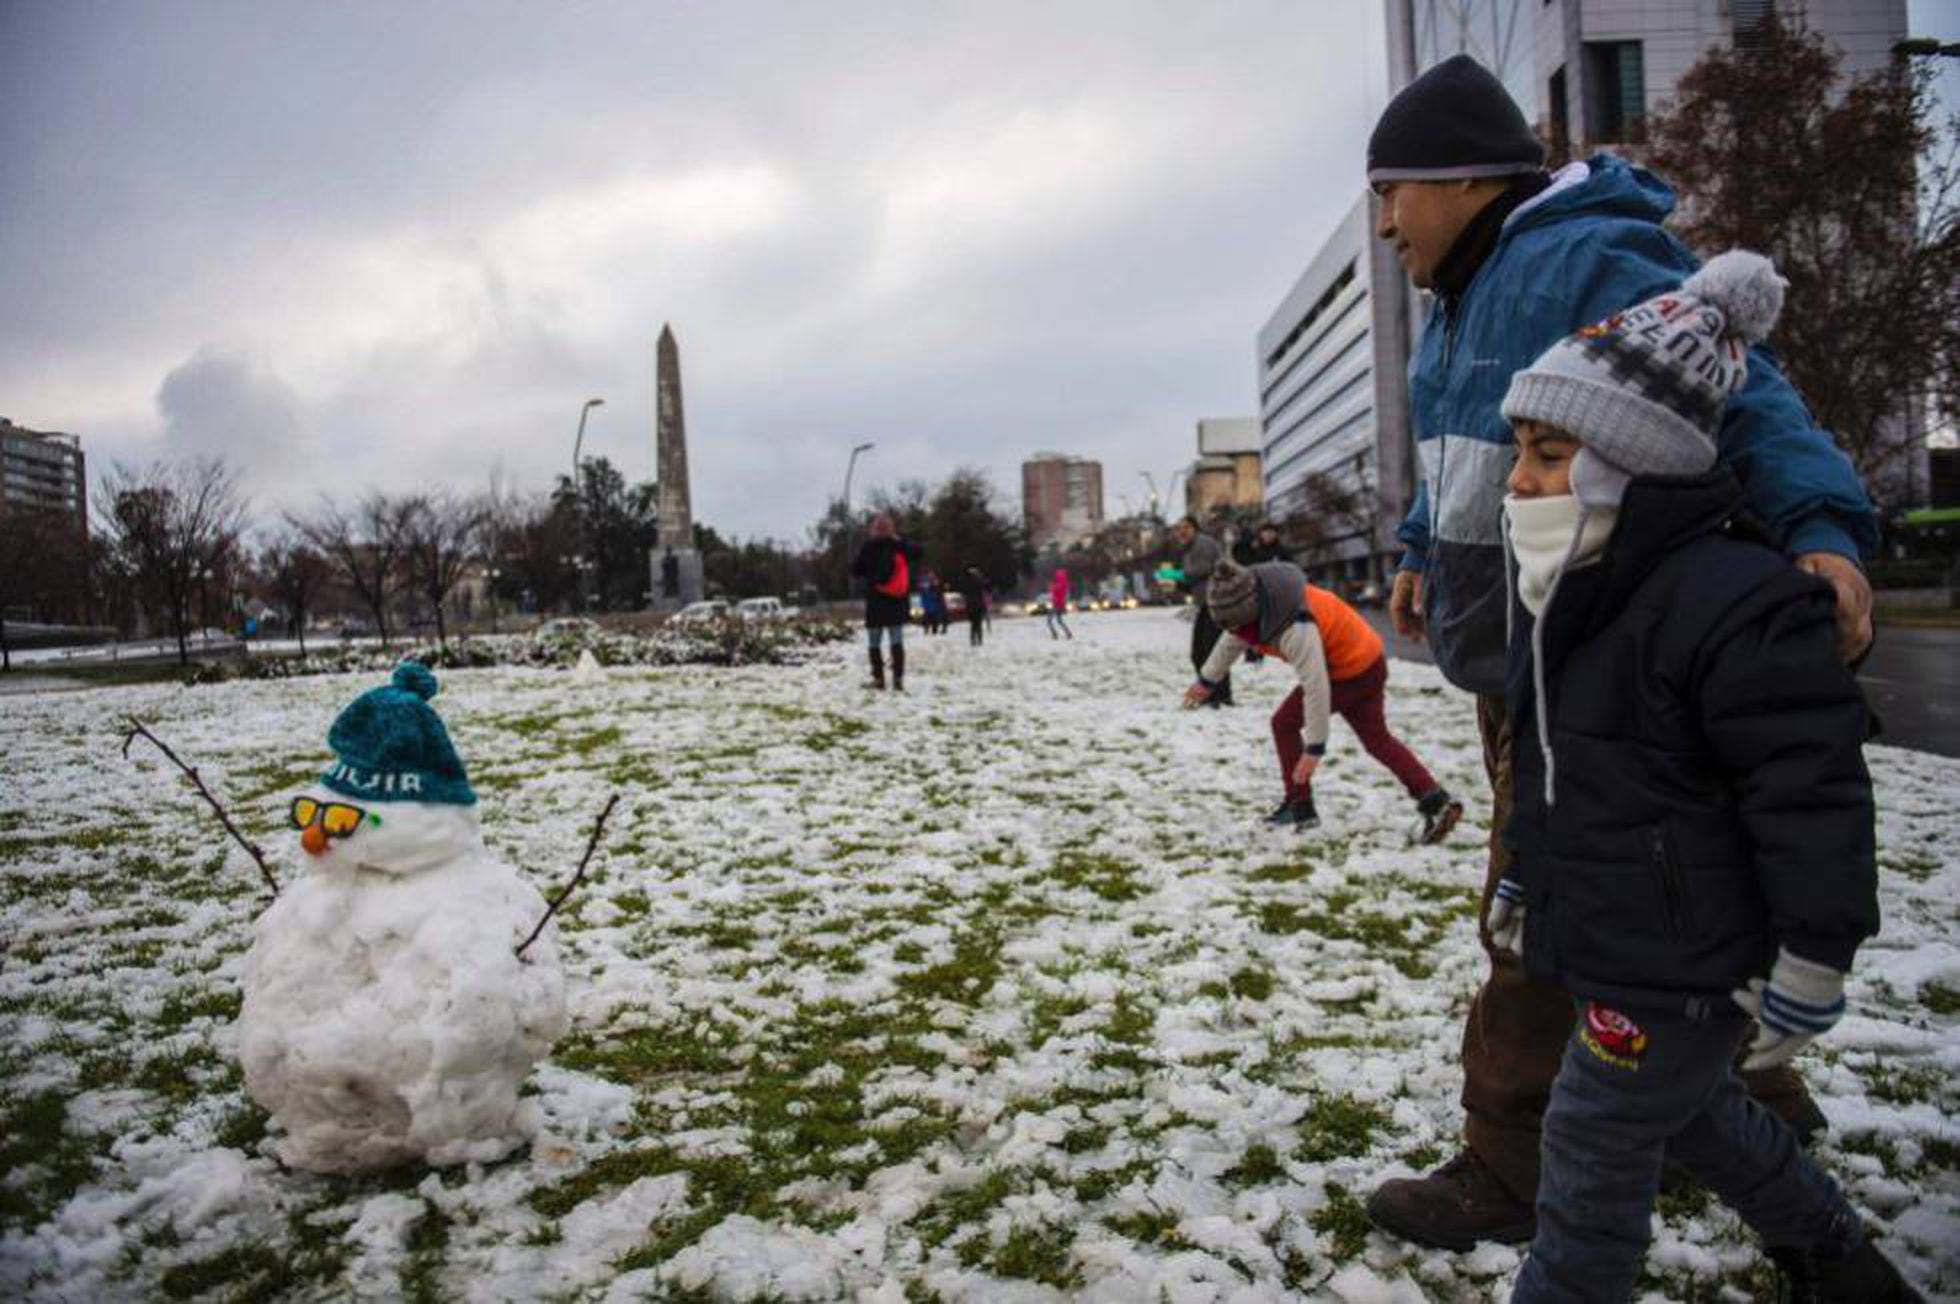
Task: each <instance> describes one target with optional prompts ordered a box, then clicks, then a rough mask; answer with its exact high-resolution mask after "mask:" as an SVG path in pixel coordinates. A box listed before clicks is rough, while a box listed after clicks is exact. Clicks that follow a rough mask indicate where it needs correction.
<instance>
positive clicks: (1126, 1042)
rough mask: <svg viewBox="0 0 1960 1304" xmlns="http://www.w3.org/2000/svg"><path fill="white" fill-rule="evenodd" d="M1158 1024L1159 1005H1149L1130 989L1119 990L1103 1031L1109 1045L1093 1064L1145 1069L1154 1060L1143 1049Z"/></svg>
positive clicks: (1099, 1066)
mask: <svg viewBox="0 0 1960 1304" xmlns="http://www.w3.org/2000/svg"><path fill="white" fill-rule="evenodd" d="M1156 1027H1157V1010H1156V1007H1155V1006H1151V1005H1145V1004H1144V1003H1143V1002H1141V1001H1139V1000H1137V999H1136V998H1135V997H1134V996H1132V995H1130V993H1128V992H1120V993H1118V994H1117V997H1116V1003H1115V1006H1114V1007H1113V1009H1112V1010H1111V1012H1110V1016H1109V1019H1108V1020H1107V1021H1106V1022H1105V1023H1104V1024H1103V1026H1102V1028H1101V1029H1100V1030H1099V1031H1100V1032H1101V1035H1102V1039H1103V1041H1104V1042H1105V1043H1106V1047H1105V1049H1103V1050H1101V1051H1098V1052H1097V1053H1096V1055H1095V1056H1094V1058H1092V1059H1091V1060H1090V1061H1089V1062H1090V1064H1091V1065H1092V1066H1094V1067H1096V1068H1099V1069H1124V1070H1127V1071H1129V1072H1131V1073H1141V1072H1143V1071H1145V1070H1146V1069H1148V1068H1149V1067H1150V1066H1151V1062H1152V1060H1151V1057H1150V1056H1149V1054H1148V1053H1147V1052H1146V1051H1144V1050H1143V1049H1142V1048H1143V1047H1146V1046H1148V1045H1149V1044H1150V1038H1151V1033H1152V1032H1154V1031H1155V1030H1156Z"/></svg>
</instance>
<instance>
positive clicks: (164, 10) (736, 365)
mask: <svg viewBox="0 0 1960 1304" xmlns="http://www.w3.org/2000/svg"><path fill="white" fill-rule="evenodd" d="M1374 21H1376V15H1375V6H1372V5H1355V6H1329V5H1299V4H1296V3H1291V2H1290V0H1239V2H1237V3H1227V4H1221V5H1209V6H1190V5H1183V4H1171V3H1162V4H1139V3H1130V2H1128V0H1125V2H1122V3H1117V2H1115V0H1111V2H1110V3H1099V2H1086V0H1085V2H1079V3H1071V4H1069V5H1065V6H1055V5H1052V4H1035V3H1004V4H997V5H990V6H986V7H985V8H984V9H980V10H973V11H971V12H970V13H965V14H962V13H960V12H959V11H958V10H956V9H954V8H951V7H947V8H938V7H916V8H912V9H907V8H903V7H901V8H899V9H897V10H894V9H893V8H892V7H891V6H889V5H886V4H882V3H878V4H873V3H869V2H868V0H867V2H866V3H862V4H848V3H846V4H838V5H829V6H823V7H820V8H809V9H807V10H806V9H803V8H795V7H789V6H782V5H777V4H763V3H749V4H744V3H733V4H723V5H715V6H707V5H684V4H673V5H662V6H646V5H643V4H624V3H622V4H617V5H612V4H590V5H580V6H576V7H540V6H530V5H512V6H507V7H506V6H499V5H483V4H476V3H472V4H468V5H460V4H458V5H446V4H435V3H431V4H418V5H412V6H401V5H392V4H390V5H359V4H354V5H333V6H320V5H305V4H300V3H296V2H295V3H275V4H269V5H246V4H240V3H186V4H180V5H171V6H147V5H86V6H68V5H39V6H37V5H14V6H5V7H4V8H0V193H4V194H6V195H7V203H8V206H9V213H8V220H7V221H6V222H4V223H0V295H5V296H6V298H7V300H8V302H9V303H10V305H13V311H14V312H15V314H16V320H18V321H26V322H32V323H34V329H32V330H24V331H14V332H9V333H8V334H7V336H6V337H5V338H4V339H0V393H5V394H7V395H8V396H9V399H8V401H9V405H10V408H11V409H12V410H11V411H10V413H9V415H11V416H13V417H14V418H15V419H16V420H22V421H27V422H28V423H30V424H41V425H46V426H54V427H58V428H64V429H73V430H77V431H79V432H80V433H81V434H82V435H83V438H84V442H85V444H86V445H88V446H89V447H90V448H91V450H92V452H95V451H103V450H106V451H110V452H113V453H115V454H118V455H126V456H138V455H145V454H151V453H157V452H165V451H174V450H177V449H180V448H193V447H194V448H198V449H205V450H211V451H221V452H225V453H226V454H227V455H229V456H233V457H235V458H236V459H237V460H238V461H239V462H240V464H241V468H242V469H243V470H244V471H245V472H246V474H247V478H248V481H249V482H250V483H252V484H253V485H254V487H255V489H258V490H259V491H260V493H261V495H262V496H264V495H278V494H281V493H283V491H284V488H285V486H286V485H288V484H291V483H293V482H295V481H296V480H297V479H299V478H300V477H301V476H302V475H305V474H310V473H317V471H318V466H317V462H318V459H317V456H316V453H317V450H318V449H330V450H331V451H332V454H333V459H334V462H333V467H332V474H333V479H334V481H335V483H338V484H350V485H356V484H363V483H376V484H382V485H385V486H389V487H406V486H408V485H413V484H423V483H427V482H428V480H429V479H430V478H432V477H435V478H442V479H447V480H450V481H452V482H454V483H457V484H461V485H470V484H476V483H481V481H482V480H483V478H484V477H486V476H487V475H488V473H489V469H490V468H491V467H492V466H493V465H501V466H503V467H504V468H505V469H506V470H507V471H508V472H509V473H510V474H511V476H512V477H513V478H514V479H515V480H517V481H518V483H520V484H529V485H531V486H532V487H542V486H543V485H544V484H545V483H546V482H547V480H548V478H549V477H550V476H551V475H553V474H556V473H558V472H559V471H561V470H562V469H563V467H564V466H565V465H567V464H568V463H569V460H570V455H571V440H572V431H573V426H574V423H575V420H576V416H577V411H578V407H579V404H580V403H581V402H582V401H583V399H584V398H585V397H587V396H588V395H593V394H598V395H603V396H604V397H605V398H606V400H607V405H606V407H605V408H603V409H600V410H599V411H598V412H597V413H595V415H594V419H593V423H592V426H591V428H590V429H589V431H588V443H589V446H590V447H591V448H592V449H593V451H595V452H600V453H604V454H606V455H607V456H610V457H613V458H614V459H615V460H616V461H617V462H619V463H620V465H621V466H622V468H623V469H624V470H625V471H626V472H627V474H629V475H631V476H634V477H636V478H637V477H645V476H648V475H650V474H651V473H652V468H653V457H652V434H651V431H652V390H653V376H652V346H653V339H654V336H655V335H656V334H657V332H658V331H659V328H660V325H661V323H662V322H663V321H671V322H673V323H674V326H675V329H676V330H677V332H678V333H679V335H680V338H681V344H682V350H683V361H684V366H685V368H686V379H687V391H688V400H689V424H690V432H691V435H692V438H693V448H692V452H693V465H694V468H695V480H696V483H695V491H696V499H697V504H698V509H699V511H698V514H699V515H700V516H701V517H702V519H704V520H706V521H708V522H709V523H711V524H713V525H715V526H716V527H717V528H719V529H721V530H723V531H724V532H733V533H740V534H770V535H776V536H779V537H793V536H796V535H798V534H800V533H801V531H802V529H803V527H804V526H805V525H806V524H807V523H808V522H809V521H810V520H812V519H813V518H814V517H815V516H816V515H817V513H818V512H819V511H820V510H821V509H822V506H823V501H824V498H825V497H826V496H827V495H829V494H833V493H835V492H836V490H837V487H838V485H839V483H840V482H841V479H842V473H843V461H844V454H845V450H847V449H848V447H849V446H850V444H851V443H852V442H855V441H858V440H863V439H872V440H876V441H877V443H878V448H877V450H876V451H875V452H874V454H873V455H872V456H871V457H870V458H869V459H867V461H866V462H865V464H864V465H863V466H862V467H861V468H860V472H859V477H860V478H859V481H858V483H859V484H860V485H861V486H866V487H873V486H876V485H878V484H880V483H893V482H896V481H897V480H899V479H902V478H927V479H931V478H936V477H937V476H939V475H943V474H944V473H945V472H946V471H947V470H950V469H951V468H952V467H954V466H957V465H963V464H978V465H980V466H982V467H984V468H986V469H987V470H988V471H989V472H990V473H992V475H993V477H994V480H995V482H996V484H998V485H999V486H1000V487H1001V488H1002V489H1003V490H1004V491H1006V492H1007V493H1008V494H1009V495H1010V496H1011V495H1012V494H1013V492H1014V490H1015V488H1016V486H1017V485H1018V469H1017V468H1018V463H1019V461H1020V459H1021V458H1022V457H1023V456H1025V455H1027V454H1028V453H1031V452H1033V451H1036V450H1037V449H1044V448H1060V449H1065V450H1070V451H1075V452H1080V453H1083V454H1085V455H1089V456H1097V457H1100V458H1101V459H1102V460H1103V461H1104V463H1105V471H1106V477H1107V481H1108V489H1109V499H1110V501H1111V503H1112V504H1114V503H1115V502H1116V500H1117V495H1118V494H1119V493H1129V494H1131V495H1132V496H1133V497H1135V496H1138V495H1139V494H1140V493H1141V489H1142V483H1141V479H1140V477H1139V475H1138V472H1139V471H1140V470H1144V469H1147V470H1149V471H1151V472H1152V474H1154V475H1156V476H1157V477H1158V478H1159V480H1160V482H1161V480H1162V478H1163V477H1164V476H1165V475H1166V474H1167V473H1168V472H1169V470H1170V469H1171V468H1172V467H1173V466H1176V465H1179V464H1181V463H1182V462H1183V461H1185V460H1188V458H1189V456H1190V453H1191V440H1192V433H1191V432H1192V428H1193V425H1194V423H1195V422H1196V421H1197V420H1198V419H1199V418H1200V417H1205V416H1214V415H1227V414H1234V413H1247V412H1251V411H1253V410H1254V409H1255V407H1256V394H1255V391H1254V384H1253V376H1254V372H1253V365H1252V339H1253V334H1254V332H1255V331H1256V330H1257V328H1258V326H1259V325H1260V323H1261V322H1262V321H1263V320H1264V318H1265V316H1266V314H1267V312H1268V311H1269V310H1270V309H1271V307H1272V306H1273V304H1275V303H1276V302H1277V301H1278V299H1279V298H1280V296H1281V295H1282V294H1283V293H1284V291H1285V290H1286V288H1287V286H1288V285H1289V284H1290V282H1291V280H1292V278H1293V277H1294V276H1295V275H1296V274H1297V273H1298V271H1299V270H1300V268H1301V267H1303V266H1304V265H1305V262H1306V260H1307V259H1308V258H1309V257H1310V256H1311V254H1312V252H1313V250H1314V248H1315V246H1316V245H1317V243H1318V241H1319V239H1320V238H1321V237H1322V236H1323V235H1324V233H1325V232H1326V231H1327V230H1328V229H1330V228H1331V226H1332V224H1333V223H1334V221H1335V220H1336V219H1337V218H1338V216H1339V214H1340V213H1341V212H1342V211H1343V210H1344V209H1345V207H1346V206H1347V204H1348V203H1350V202H1351V201H1352V198H1353V196H1354V195H1355V193H1356V192H1357V190H1358V187H1359V184H1360V175H1359V173H1360V161H1359V151H1360V142H1361V139H1362V138H1363V137H1364V136H1365V132H1366V128H1367V123H1368V119H1369V117H1370V104H1371V99H1370V96H1371V95H1373V94H1375V92H1374V90H1372V89H1371V88H1370V87H1369V86H1368V85H1367V84H1366V82H1365V78H1364V77H1363V76H1362V75H1361V73H1360V72H1359V71H1358V70H1359V69H1361V68H1363V67H1368V66H1372V64H1371V60H1373V61H1377V62H1378V48H1376V47H1374V46H1371V45H1370V42H1371V41H1378V39H1379V38H1378V37H1376V36H1372V35H1370V34H1369V33H1368V32H1366V31H1364V30H1363V24H1364V22H1368V23H1372V22H1374ZM186 358H189V361H186ZM251 432H256V433H251ZM316 440H317V441H318V442H317V444H316V442H315V441H316ZM312 492H313V487H312V486H311V485H309V486H307V490H306V492H305V493H304V494H303V495H301V497H302V500H310V498H311V495H312ZM268 501H270V499H268Z"/></svg>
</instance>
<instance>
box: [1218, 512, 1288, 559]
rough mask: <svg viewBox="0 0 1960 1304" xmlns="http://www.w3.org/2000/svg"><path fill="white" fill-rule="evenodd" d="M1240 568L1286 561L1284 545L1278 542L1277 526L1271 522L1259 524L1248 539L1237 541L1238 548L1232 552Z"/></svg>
mask: <svg viewBox="0 0 1960 1304" xmlns="http://www.w3.org/2000/svg"><path fill="white" fill-rule="evenodd" d="M1232 555H1233V556H1234V557H1235V558H1237V559H1238V563H1239V565H1241V566H1257V565H1258V564H1259V563H1260V562H1262V561H1286V560H1288V558H1287V556H1286V545H1285V544H1284V543H1281V542H1280V537H1279V526H1277V525H1275V524H1274V523H1273V522H1271V521H1261V522H1259V528H1258V529H1256V530H1254V531H1253V532H1252V535H1251V537H1250V538H1246V539H1241V540H1239V546H1238V547H1236V548H1234V549H1233V550H1232Z"/></svg>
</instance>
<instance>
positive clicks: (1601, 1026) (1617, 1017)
mask: <svg viewBox="0 0 1960 1304" xmlns="http://www.w3.org/2000/svg"><path fill="white" fill-rule="evenodd" d="M1584 1036H1585V1039H1586V1040H1587V1041H1588V1042H1590V1043H1592V1045H1593V1047H1594V1048H1595V1049H1597V1050H1599V1051H1601V1052H1602V1053H1604V1054H1605V1055H1608V1056H1611V1057H1612V1058H1613V1059H1616V1060H1629V1061H1631V1062H1632V1063H1631V1064H1630V1065H1629V1066H1628V1067H1632V1066H1635V1065H1638V1064H1639V1063H1640V1060H1641V1057H1642V1056H1644V1055H1646V1053H1647V1032H1646V1029H1644V1028H1642V1027H1641V1026H1640V1025H1639V1024H1637V1023H1635V1022H1634V1021H1633V1020H1632V1019H1629V1018H1628V1017H1627V1016H1626V1015H1624V1014H1621V1013H1620V1012H1619V1011H1618V1010H1609V1009H1607V1008H1606V1007H1605V1006H1604V1005H1601V1004H1599V1003H1598V1002H1597V1001H1587V1002H1586V1027H1585V1032H1584Z"/></svg>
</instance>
